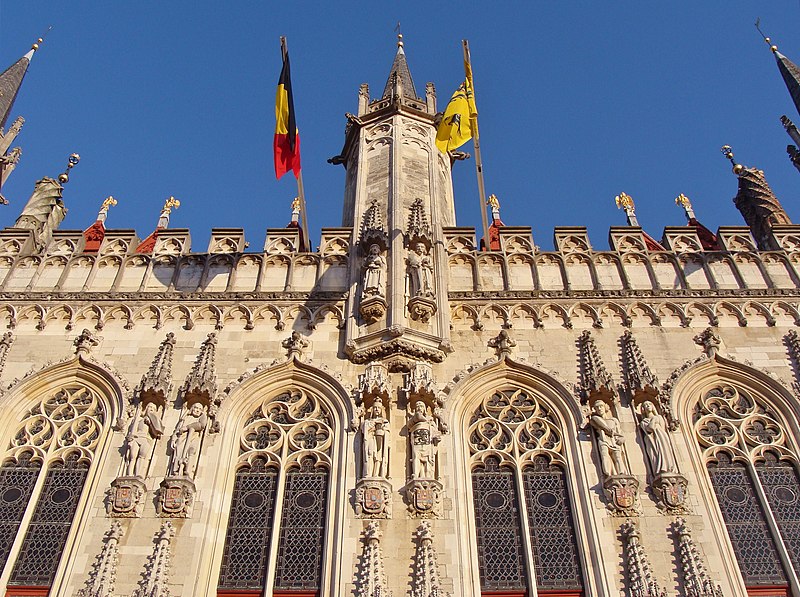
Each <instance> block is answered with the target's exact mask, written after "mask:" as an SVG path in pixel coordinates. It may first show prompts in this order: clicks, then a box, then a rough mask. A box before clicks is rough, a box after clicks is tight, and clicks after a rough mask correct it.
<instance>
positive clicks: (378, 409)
mask: <svg viewBox="0 0 800 597" xmlns="http://www.w3.org/2000/svg"><path fill="white" fill-rule="evenodd" d="M372 416H373V417H382V416H383V402H381V401H380V400H376V401H375V403H374V404H373V405H372Z"/></svg>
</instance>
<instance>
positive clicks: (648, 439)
mask: <svg viewBox="0 0 800 597" xmlns="http://www.w3.org/2000/svg"><path fill="white" fill-rule="evenodd" d="M639 427H640V428H641V430H642V431H643V432H644V445H645V450H646V452H647V457H648V458H649V459H650V465H651V466H652V467H653V475H656V476H658V475H661V474H663V473H677V472H678V465H677V463H676V462H675V455H674V454H673V452H672V444H671V443H670V441H669V433H668V431H667V421H666V419H665V418H664V417H663V416H662V415H661V414H659V412H658V411H657V410H656V407H655V404H653V403H652V402H650V401H649V400H647V401H645V402H643V403H642V413H641V417H640V418H639Z"/></svg>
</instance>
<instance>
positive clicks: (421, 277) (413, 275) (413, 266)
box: [406, 243, 433, 297]
mask: <svg viewBox="0 0 800 597" xmlns="http://www.w3.org/2000/svg"><path fill="white" fill-rule="evenodd" d="M406 262H407V263H408V276H409V281H410V285H411V288H410V290H411V296H426V297H429V296H433V261H432V260H431V257H430V255H428V248H427V247H426V246H425V245H424V244H423V243H417V244H416V246H415V247H414V250H413V251H411V252H409V254H408V258H407V259H406Z"/></svg>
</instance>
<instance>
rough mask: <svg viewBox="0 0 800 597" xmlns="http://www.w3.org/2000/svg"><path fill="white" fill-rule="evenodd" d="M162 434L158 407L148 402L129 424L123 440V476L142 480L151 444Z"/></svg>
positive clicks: (149, 456)
mask: <svg viewBox="0 0 800 597" xmlns="http://www.w3.org/2000/svg"><path fill="white" fill-rule="evenodd" d="M163 433H164V425H163V423H162V422H161V417H159V416H158V406H157V405H156V403H155V402H148V403H147V404H146V405H145V407H144V410H143V412H141V413H140V415H139V416H138V417H137V418H136V420H134V421H133V422H132V423H131V427H130V430H129V431H128V435H127V437H126V438H125V439H126V441H127V445H126V447H125V475H126V476H128V477H139V478H144V474H145V473H146V472H147V466H148V465H149V464H150V458H151V457H152V455H153V442H155V441H156V440H157V439H158V438H160V437H161V436H162V435H163Z"/></svg>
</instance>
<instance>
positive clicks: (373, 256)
mask: <svg viewBox="0 0 800 597" xmlns="http://www.w3.org/2000/svg"><path fill="white" fill-rule="evenodd" d="M385 271H386V259H384V258H383V255H381V248H380V247H379V246H378V245H371V246H370V248H369V254H368V255H367V256H366V258H365V259H364V292H363V296H364V297H368V296H386V289H385V281H384V277H385V275H386V274H385Z"/></svg>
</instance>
